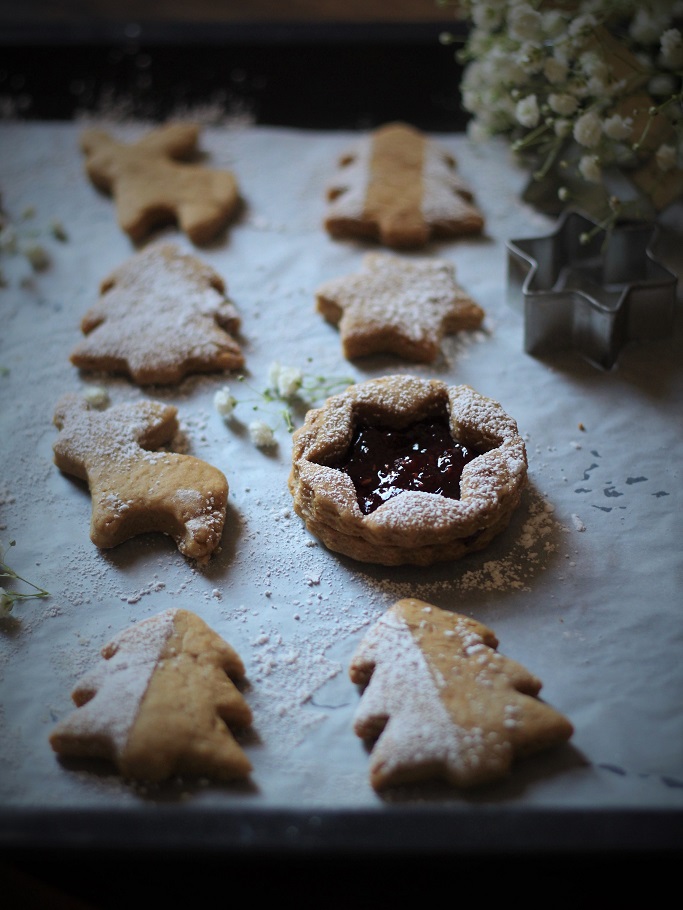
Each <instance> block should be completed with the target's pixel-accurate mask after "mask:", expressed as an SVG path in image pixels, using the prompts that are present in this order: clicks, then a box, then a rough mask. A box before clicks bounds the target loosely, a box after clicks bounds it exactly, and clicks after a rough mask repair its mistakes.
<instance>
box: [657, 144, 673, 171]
mask: <svg viewBox="0 0 683 910" xmlns="http://www.w3.org/2000/svg"><path fill="white" fill-rule="evenodd" d="M655 159H656V161H657V166H658V167H659V169H660V170H661V171H670V170H673V168H675V167H676V163H677V162H676V149H675V148H674V147H673V145H668V144H667V143H663V144H662V145H660V146H659V148H658V149H657V151H656V153H655Z"/></svg>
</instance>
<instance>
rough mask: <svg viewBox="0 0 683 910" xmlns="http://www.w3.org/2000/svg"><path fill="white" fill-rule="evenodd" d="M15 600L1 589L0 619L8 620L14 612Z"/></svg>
mask: <svg viewBox="0 0 683 910" xmlns="http://www.w3.org/2000/svg"><path fill="white" fill-rule="evenodd" d="M13 602H14V601H13V599H12V598H11V597H10V596H9V594H8V593H7V591H5V589H4V588H2V587H0V619H6V618H7V617H8V616H9V615H10V613H11V612H12V604H13Z"/></svg>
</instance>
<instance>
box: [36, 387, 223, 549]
mask: <svg viewBox="0 0 683 910" xmlns="http://www.w3.org/2000/svg"><path fill="white" fill-rule="evenodd" d="M176 415H177V409H176V408H175V407H173V406H172V405H162V404H160V403H159V402H155V401H139V402H136V403H133V404H119V405H115V406H113V407H111V408H108V409H107V410H105V411H97V410H93V409H92V408H91V407H90V405H89V404H88V403H87V401H86V400H85V399H84V398H81V397H80V396H78V395H75V394H69V395H65V396H64V397H63V398H62V400H61V401H60V403H59V405H58V406H57V409H56V411H55V415H54V422H55V425H56V426H57V427H58V428H59V430H60V433H59V438H58V439H57V441H56V442H55V444H54V447H53V448H54V460H55V464H56V465H57V466H58V467H59V468H60V470H62V471H64V472H65V473H67V474H72V475H74V476H75V477H79V478H80V479H81V480H85V481H86V482H87V484H88V487H89V489H90V494H91V496H92V517H91V523H90V537H91V540H92V541H93V543H94V544H95V545H96V546H98V547H101V548H109V547H115V546H117V545H118V544H120V543H122V542H123V541H124V540H128V539H129V538H131V537H134V536H136V535H138V534H144V533H147V532H152V531H159V532H161V533H163V534H167V535H169V536H170V537H172V538H173V540H174V541H175V542H176V545H177V547H178V549H179V550H180V552H181V553H183V554H184V555H185V556H188V557H191V558H194V559H197V560H200V561H203V560H206V559H208V557H209V556H210V555H211V554H212V553H213V551H214V550H215V549H216V547H217V546H218V544H219V543H220V540H221V535H222V533H223V526H224V524H225V516H226V505H227V498H228V482H227V480H226V478H225V475H224V474H223V473H222V472H221V471H219V470H218V469H217V468H215V467H213V466H212V465H210V464H208V463H207V462H205V461H202V460H201V459H199V458H194V457H193V456H191V455H181V454H178V453H175V452H167V451H152V450H153V449H158V448H159V447H160V446H163V445H166V444H168V443H170V442H171V440H172V439H173V437H174V436H175V435H176V433H177V431H178V421H177V416H176Z"/></svg>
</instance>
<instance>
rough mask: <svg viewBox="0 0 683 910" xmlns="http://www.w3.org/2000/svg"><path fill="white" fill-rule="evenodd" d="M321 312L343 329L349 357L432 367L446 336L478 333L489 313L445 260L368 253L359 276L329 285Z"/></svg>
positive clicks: (322, 293) (322, 292)
mask: <svg viewBox="0 0 683 910" xmlns="http://www.w3.org/2000/svg"><path fill="white" fill-rule="evenodd" d="M316 305H317V309H318V312H319V313H322V315H323V316H324V317H325V318H326V319H327V320H328V321H329V322H331V323H333V324H334V325H338V326H339V330H340V334H341V341H342V349H343V352H344V356H345V357H347V358H348V359H349V360H351V359H353V358H356V357H362V356H365V355H367V354H378V353H390V354H397V355H398V356H399V357H404V358H406V359H408V360H413V361H417V362H423V363H429V362H432V361H434V360H436V358H437V357H438V356H439V353H440V351H441V340H442V338H443V336H444V335H446V334H453V333H455V332H458V331H460V330H462V329H476V328H478V327H479V326H480V325H481V323H482V321H483V319H484V311H483V310H482V308H481V307H480V306H479V305H478V304H477V303H475V302H474V300H472V298H471V297H470V296H469V295H468V294H467V293H466V292H465V291H464V290H463V288H462V287H460V285H459V284H458V283H457V282H456V280H455V268H454V266H453V264H452V263H450V262H447V261H445V260H443V259H427V258H420V259H412V258H411V259H408V258H406V259H404V258H401V257H399V256H393V255H391V254H388V253H368V254H367V255H366V256H365V257H364V259H363V267H362V269H361V271H360V272H359V273H357V274H352V275H347V276H345V277H342V278H335V279H332V280H330V281H327V282H325V283H324V284H323V285H321V286H320V287H319V288H318V290H317V292H316Z"/></svg>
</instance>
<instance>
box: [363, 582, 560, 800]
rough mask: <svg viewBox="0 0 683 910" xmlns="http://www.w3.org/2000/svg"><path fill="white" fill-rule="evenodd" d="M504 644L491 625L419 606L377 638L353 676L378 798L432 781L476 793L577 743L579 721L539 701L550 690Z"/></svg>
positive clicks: (404, 603) (407, 607) (389, 621)
mask: <svg viewBox="0 0 683 910" xmlns="http://www.w3.org/2000/svg"><path fill="white" fill-rule="evenodd" d="M497 645H498V642H497V639H496V637H495V635H494V633H493V632H492V631H491V630H490V629H488V628H486V626H483V625H482V624H481V623H478V622H476V621H475V620H472V619H469V618H467V617H465V616H461V615H459V614H456V613H450V612H449V611H447V610H442V609H440V608H438V607H435V606H432V605H431V604H427V603H425V602H423V601H420V600H415V599H412V598H408V599H405V600H400V601H398V602H397V603H395V604H394V606H393V607H392V608H391V609H390V610H388V611H387V613H386V614H385V615H384V616H383V617H382V618H381V619H380V620H379V621H378V622H377V623H376V625H375V626H374V627H373V628H372V629H371V630H370V632H369V633H368V635H367V636H366V638H365V639H364V641H363V642H362V643H361V645H360V647H359V649H358V650H357V652H356V654H355V655H354V657H353V660H352V663H351V667H350V676H351V679H352V681H353V682H355V683H358V684H360V685H362V686H365V689H364V692H363V695H362V698H361V702H360V705H359V707H358V710H357V713H356V718H355V732H356V733H357V735H358V736H359V737H361V738H363V739H366V740H369V741H371V742H373V743H374V746H373V749H372V755H371V766H370V780H371V783H372V785H373V786H374V787H375V788H376V789H378V790H379V789H382V788H384V787H388V786H392V785H395V784H403V783H410V782H414V781H420V780H426V779H429V778H441V779H444V780H446V781H447V782H449V783H451V784H454V785H456V786H459V787H472V786H475V785H478V784H483V783H486V782H489V781H492V780H496V779H498V778H501V777H504V776H505V775H507V774H508V772H509V770H510V767H511V765H512V763H513V761H514V759H515V758H519V757H522V756H525V755H529V754H531V753H533V752H537V751H539V750H541V749H546V748H549V747H551V746H554V745H557V744H559V743H562V742H565V741H566V740H567V739H569V737H570V736H571V735H572V732H573V729H572V725H571V724H570V722H569V721H568V720H567V719H566V718H565V717H564V716H563V715H562V714H560V713H559V712H557V711H556V710H555V709H554V708H551V707H550V706H549V705H547V704H545V703H544V702H542V701H541V700H540V699H538V698H537V695H538V693H539V691H540V689H541V683H540V681H539V680H538V679H537V678H536V677H535V676H533V675H532V674H531V673H529V672H528V671H527V670H526V669H524V667H522V666H520V664H518V663H516V662H515V661H513V660H510V659H509V658H507V657H504V656H503V655H501V654H499V653H498V651H497V650H496V647H497Z"/></svg>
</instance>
